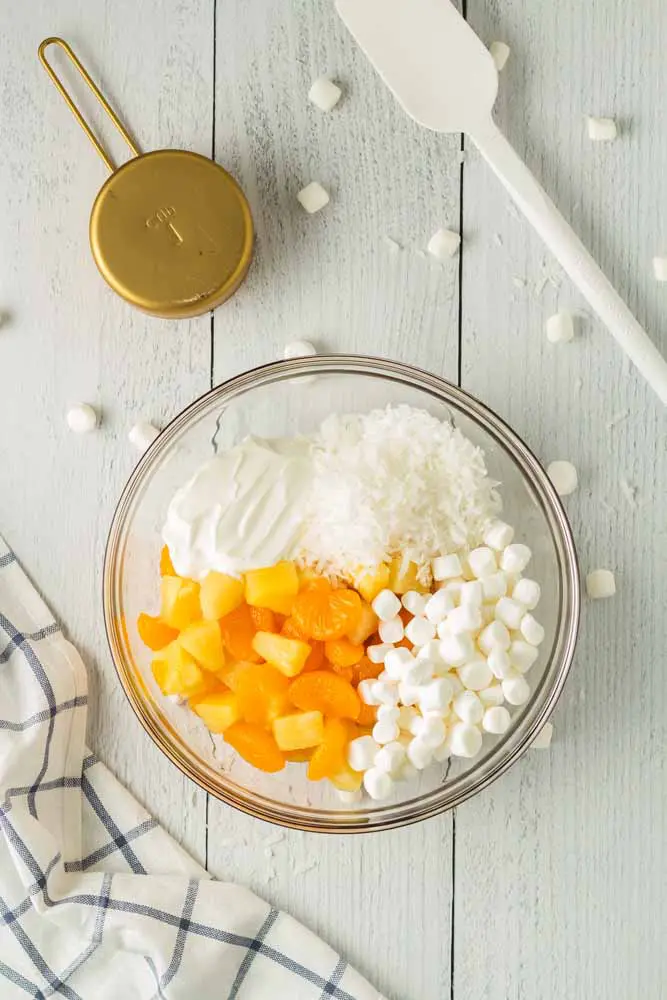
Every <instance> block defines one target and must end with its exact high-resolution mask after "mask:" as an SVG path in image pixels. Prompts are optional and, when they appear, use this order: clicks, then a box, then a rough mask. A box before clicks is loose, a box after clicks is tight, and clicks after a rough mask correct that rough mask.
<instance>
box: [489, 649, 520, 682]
mask: <svg viewBox="0 0 667 1000" xmlns="http://www.w3.org/2000/svg"><path fill="white" fill-rule="evenodd" d="M486 662H487V663H488V665H489V670H490V671H491V673H492V674H493V676H494V677H495V678H496V679H497V680H499V681H502V680H505V678H506V677H510V676H511V675H512V673H513V672H514V664H513V663H512V661H511V660H510V657H509V653H508V652H507V651H506V650H504V649H501V647H500V646H495V647H494V648H493V649H492V650H491V652H490V653H489V655H488V658H487V661H486Z"/></svg>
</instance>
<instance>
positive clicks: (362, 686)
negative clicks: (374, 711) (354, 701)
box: [357, 679, 380, 705]
mask: <svg viewBox="0 0 667 1000" xmlns="http://www.w3.org/2000/svg"><path fill="white" fill-rule="evenodd" d="M374 684H375V681H374V680H370V679H367V680H363V681H359V684H358V685H357V694H358V695H359V697H360V698H361V700H362V701H363V703H364V705H379V704H380V703H379V701H378V700H377V698H376V697H375V695H374V694H373V685H374Z"/></svg>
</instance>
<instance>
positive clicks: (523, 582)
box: [512, 576, 542, 611]
mask: <svg viewBox="0 0 667 1000" xmlns="http://www.w3.org/2000/svg"><path fill="white" fill-rule="evenodd" d="M541 594H542V591H541V589H540V585H539V583H537V581H535V580H529V579H528V577H527V576H522V577H521V579H520V580H517V582H516V583H515V584H514V588H513V590H512V600H513V601H518V602H519V604H523V606H524V608H526V610H527V611H532V610H533V609H534V608H536V607H537V605H538V604H539V603H540V597H541Z"/></svg>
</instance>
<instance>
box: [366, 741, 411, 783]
mask: <svg viewBox="0 0 667 1000" xmlns="http://www.w3.org/2000/svg"><path fill="white" fill-rule="evenodd" d="M404 763H405V748H404V747H403V746H402V745H401V744H400V743H398V742H397V741H396V740H394V741H393V742H392V743H387V744H385V746H383V747H382V748H381V749H380V750H378V752H377V753H376V754H375V762H374V765H373V766H374V767H377V769H378V770H379V771H385V772H386V773H387V774H390V775H391V776H392V778H393V777H394V776H395V775H397V774H398V773H399V772H400V770H401V768H402V767H403V764H404Z"/></svg>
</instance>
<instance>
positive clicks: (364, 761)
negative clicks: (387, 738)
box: [347, 736, 380, 771]
mask: <svg viewBox="0 0 667 1000" xmlns="http://www.w3.org/2000/svg"><path fill="white" fill-rule="evenodd" d="M379 749H380V748H379V747H378V745H377V743H376V742H375V740H374V739H373V737H372V736H357V738H356V739H354V740H350V742H349V743H348V745H347V762H348V764H349V765H350V767H351V768H352V770H353V771H366V770H368V768H369V767H372V766H373V761H374V760H375V754H376V753H377V752H378V750H379Z"/></svg>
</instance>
